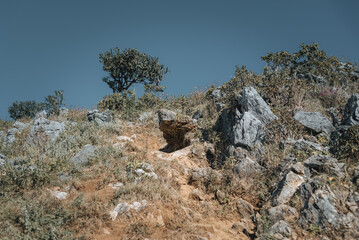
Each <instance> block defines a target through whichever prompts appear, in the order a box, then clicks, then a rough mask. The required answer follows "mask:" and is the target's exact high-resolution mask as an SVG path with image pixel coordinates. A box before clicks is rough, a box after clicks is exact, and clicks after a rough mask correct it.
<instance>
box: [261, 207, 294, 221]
mask: <svg viewBox="0 0 359 240" xmlns="http://www.w3.org/2000/svg"><path fill="white" fill-rule="evenodd" d="M268 216H269V220H271V221H272V222H279V221H280V220H284V221H289V222H294V221H295V220H296V219H297V218H298V217H299V214H298V211H297V210H296V209H295V208H293V207H290V206H288V205H286V204H281V205H278V206H276V207H271V208H270V209H268Z"/></svg>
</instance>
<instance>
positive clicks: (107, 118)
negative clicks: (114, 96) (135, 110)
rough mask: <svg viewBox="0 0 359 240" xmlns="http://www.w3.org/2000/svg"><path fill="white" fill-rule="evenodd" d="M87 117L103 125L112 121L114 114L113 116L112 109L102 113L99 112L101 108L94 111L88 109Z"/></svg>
mask: <svg viewBox="0 0 359 240" xmlns="http://www.w3.org/2000/svg"><path fill="white" fill-rule="evenodd" d="M87 119H88V120H89V121H90V122H93V121H94V122H96V123H98V124H99V125H103V124H105V123H108V122H111V121H112V116H111V112H110V110H108V109H107V110H106V111H104V112H102V113H100V112H99V110H97V109H95V110H92V111H88V112H87Z"/></svg>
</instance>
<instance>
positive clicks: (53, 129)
mask: <svg viewBox="0 0 359 240" xmlns="http://www.w3.org/2000/svg"><path fill="white" fill-rule="evenodd" d="M65 127H66V124H65V123H64V122H56V121H50V120H48V119H46V118H43V117H40V118H38V119H35V120H34V122H33V124H32V125H31V127H30V136H31V137H33V138H37V137H38V136H40V135H41V134H42V133H44V134H45V136H46V137H48V139H49V140H50V141H55V140H56V138H57V137H58V136H59V134H60V133H61V132H63V131H64V130H65Z"/></svg>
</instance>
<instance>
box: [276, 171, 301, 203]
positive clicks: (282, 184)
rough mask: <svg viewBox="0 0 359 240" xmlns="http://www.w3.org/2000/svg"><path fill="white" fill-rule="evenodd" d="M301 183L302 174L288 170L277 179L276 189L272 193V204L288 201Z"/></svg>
mask: <svg viewBox="0 0 359 240" xmlns="http://www.w3.org/2000/svg"><path fill="white" fill-rule="evenodd" d="M303 183H304V177H303V176H301V175H299V174H296V173H294V172H293V171H289V172H288V173H287V174H286V175H285V176H284V177H283V178H282V180H281V181H279V183H278V186H277V189H276V190H275V191H274V193H273V195H274V199H273V206H277V205H281V204H285V203H288V202H289V201H290V200H291V198H292V197H293V195H294V193H295V192H296V191H297V190H298V189H299V187H300V186H301V185H302V184H303Z"/></svg>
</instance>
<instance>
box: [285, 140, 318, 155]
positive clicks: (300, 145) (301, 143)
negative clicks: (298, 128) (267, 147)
mask: <svg viewBox="0 0 359 240" xmlns="http://www.w3.org/2000/svg"><path fill="white" fill-rule="evenodd" d="M288 145H290V146H293V148H294V149H297V150H301V151H306V150H309V149H312V150H316V151H319V152H322V151H324V148H323V147H322V146H321V145H320V144H317V143H314V142H310V141H307V140H304V139H299V140H294V139H291V138H288V139H287V140H283V141H281V142H280V145H279V146H280V148H282V149H284V148H285V147H286V146H288Z"/></svg>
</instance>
